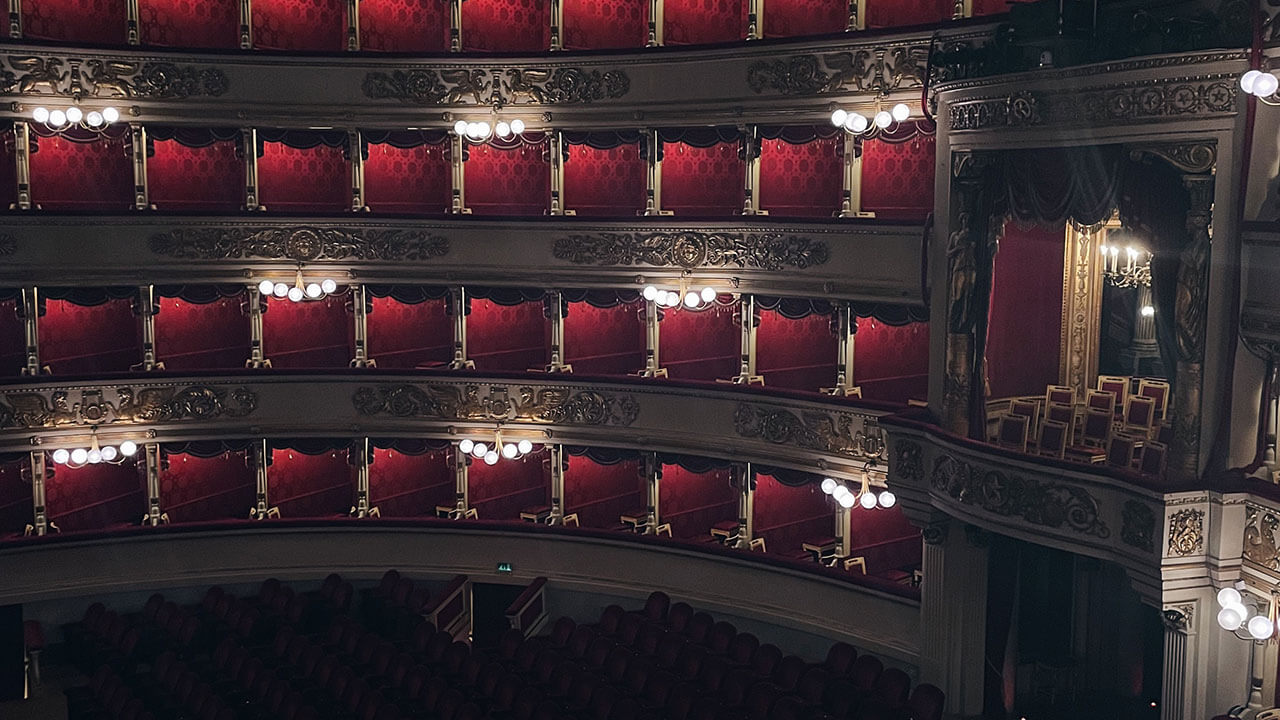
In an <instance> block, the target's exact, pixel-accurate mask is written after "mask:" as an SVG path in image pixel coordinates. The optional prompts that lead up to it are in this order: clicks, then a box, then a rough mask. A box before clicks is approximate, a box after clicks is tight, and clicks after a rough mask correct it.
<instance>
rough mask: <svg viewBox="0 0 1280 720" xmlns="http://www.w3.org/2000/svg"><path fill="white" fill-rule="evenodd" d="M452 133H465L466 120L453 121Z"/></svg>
mask: <svg viewBox="0 0 1280 720" xmlns="http://www.w3.org/2000/svg"><path fill="white" fill-rule="evenodd" d="M453 134H454V135H466V134H467V121H466V120H459V121H458V122H456V123H454V124H453Z"/></svg>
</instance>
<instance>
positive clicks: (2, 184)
mask: <svg viewBox="0 0 1280 720" xmlns="http://www.w3.org/2000/svg"><path fill="white" fill-rule="evenodd" d="M16 145H17V139H16V138H14V136H13V124H12V123H0V213H3V212H4V211H5V210H8V209H9V206H10V205H12V204H13V203H15V202H17V201H18V174H17V173H18V170H17V165H16V162H15V157H14V156H15V149H16Z"/></svg>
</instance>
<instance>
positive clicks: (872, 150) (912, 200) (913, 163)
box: [862, 135, 936, 222]
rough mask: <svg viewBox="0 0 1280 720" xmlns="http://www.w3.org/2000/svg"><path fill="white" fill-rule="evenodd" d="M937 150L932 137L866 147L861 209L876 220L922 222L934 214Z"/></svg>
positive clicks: (863, 160)
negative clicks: (935, 157)
mask: <svg viewBox="0 0 1280 720" xmlns="http://www.w3.org/2000/svg"><path fill="white" fill-rule="evenodd" d="M935 148H936V142H935V139H934V137H933V136H932V135H917V136H916V137H914V138H912V139H911V140H908V141H906V142H904V143H889V142H884V141H881V140H872V141H869V142H866V143H863V145H862V209H863V210H866V211H868V212H874V213H875V214H876V217H877V218H883V219H888V220H910V221H913V222H919V221H923V220H924V219H925V217H927V216H928V215H929V213H931V212H933V174H934V165H933V163H934V150H935Z"/></svg>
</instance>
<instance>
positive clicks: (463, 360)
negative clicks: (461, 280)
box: [449, 286, 476, 370]
mask: <svg viewBox="0 0 1280 720" xmlns="http://www.w3.org/2000/svg"><path fill="white" fill-rule="evenodd" d="M449 313H450V314H451V315H453V360H452V361H451V362H450V363H449V369H450V370H471V369H474V368H475V366H476V364H475V362H473V361H471V360H469V359H468V358H467V316H468V315H470V314H471V300H470V299H469V298H468V297H467V289H466V288H465V287H462V286H458V287H455V288H449Z"/></svg>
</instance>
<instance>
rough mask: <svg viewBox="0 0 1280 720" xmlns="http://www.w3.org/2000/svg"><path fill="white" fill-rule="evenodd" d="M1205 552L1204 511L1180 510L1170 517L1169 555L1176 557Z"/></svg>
mask: <svg viewBox="0 0 1280 720" xmlns="http://www.w3.org/2000/svg"><path fill="white" fill-rule="evenodd" d="M1203 550H1204V511H1203V510H1199V509H1196V508H1187V509H1186V510H1179V511H1178V512H1176V513H1174V514H1173V515H1170V516H1169V554H1170V555H1172V556H1176V557H1184V556H1187V555H1198V554H1200V553H1201V552H1203Z"/></svg>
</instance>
